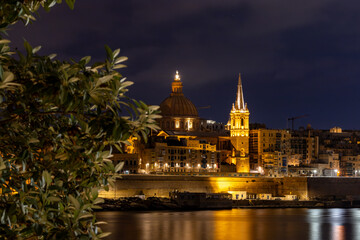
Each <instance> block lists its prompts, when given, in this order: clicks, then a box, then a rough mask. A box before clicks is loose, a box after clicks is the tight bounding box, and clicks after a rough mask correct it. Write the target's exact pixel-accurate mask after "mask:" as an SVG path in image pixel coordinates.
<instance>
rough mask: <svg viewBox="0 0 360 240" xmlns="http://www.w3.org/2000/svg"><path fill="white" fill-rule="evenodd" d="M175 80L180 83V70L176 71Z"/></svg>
mask: <svg viewBox="0 0 360 240" xmlns="http://www.w3.org/2000/svg"><path fill="white" fill-rule="evenodd" d="M175 80H176V81H180V75H179V71H178V70H176V74H175Z"/></svg>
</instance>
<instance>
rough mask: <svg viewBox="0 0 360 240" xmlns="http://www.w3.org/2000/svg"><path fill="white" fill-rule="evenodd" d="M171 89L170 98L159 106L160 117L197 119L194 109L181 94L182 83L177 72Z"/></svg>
mask: <svg viewBox="0 0 360 240" xmlns="http://www.w3.org/2000/svg"><path fill="white" fill-rule="evenodd" d="M171 88H172V92H171V94H170V97H168V98H166V99H165V100H164V101H163V102H162V103H161V104H160V110H161V115H163V116H164V117H165V116H166V117H198V111H197V109H196V107H195V106H194V104H193V103H192V102H191V101H190V100H189V99H188V98H186V97H185V96H184V94H183V92H182V82H181V81H180V76H179V72H178V71H176V75H175V79H174V81H173V82H172V84H171Z"/></svg>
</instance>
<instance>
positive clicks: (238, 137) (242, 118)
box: [230, 74, 250, 172]
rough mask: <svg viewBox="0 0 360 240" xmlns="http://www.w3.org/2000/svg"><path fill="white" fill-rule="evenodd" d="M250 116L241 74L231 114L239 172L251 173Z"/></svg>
mask: <svg viewBox="0 0 360 240" xmlns="http://www.w3.org/2000/svg"><path fill="white" fill-rule="evenodd" d="M249 116H250V112H249V109H248V108H247V104H246V103H245V102H244V93H243V87H242V82H241V75H240V74H239V82H238V86H237V93H236V101H235V104H233V105H232V109H231V112H230V140H231V144H232V145H233V147H234V149H233V156H232V162H233V163H234V164H236V171H237V172H250V162H249V132H250V129H249Z"/></svg>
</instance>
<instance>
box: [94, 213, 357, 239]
mask: <svg viewBox="0 0 360 240" xmlns="http://www.w3.org/2000/svg"><path fill="white" fill-rule="evenodd" d="M97 216H98V220H101V221H106V222H107V223H108V224H107V225H102V229H103V230H104V231H110V232H112V235H110V237H108V238H106V239H109V240H111V239H114V240H115V239H121V240H127V239H129V240H130V239H131V240H137V239H139V240H153V239H154V240H162V239H164V240H184V239H186V240H205V239H209V240H224V239H226V240H232V239H241V240H258V239H292V240H297V239H299V240H300V239H301V240H303V239H311V240H318V239H326V240H328V239H331V240H345V239H359V240H360V209H357V208H352V209H342V208H331V209H291V208H287V209H232V210H212V211H183V212H180V211H179V212H176V211H151V212H117V211H108V212H98V213H97Z"/></svg>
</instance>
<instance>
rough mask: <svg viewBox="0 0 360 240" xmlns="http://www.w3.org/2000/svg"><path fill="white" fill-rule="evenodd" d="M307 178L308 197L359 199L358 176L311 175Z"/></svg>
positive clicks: (359, 179)
mask: <svg viewBox="0 0 360 240" xmlns="http://www.w3.org/2000/svg"><path fill="white" fill-rule="evenodd" d="M307 180H308V194H309V198H310V199H315V198H320V199H346V198H348V199H349V198H350V199H351V198H352V199H354V200H355V199H356V200H357V199H360V178H347V177H312V178H308V179H307Z"/></svg>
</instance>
